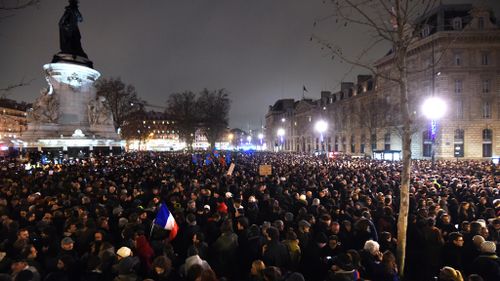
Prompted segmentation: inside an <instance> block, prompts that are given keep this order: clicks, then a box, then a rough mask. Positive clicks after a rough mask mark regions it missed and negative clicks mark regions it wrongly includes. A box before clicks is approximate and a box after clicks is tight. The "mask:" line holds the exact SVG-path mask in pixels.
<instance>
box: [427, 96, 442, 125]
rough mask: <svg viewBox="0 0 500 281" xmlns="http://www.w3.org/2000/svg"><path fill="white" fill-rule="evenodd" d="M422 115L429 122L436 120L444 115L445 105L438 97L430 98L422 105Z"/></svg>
mask: <svg viewBox="0 0 500 281" xmlns="http://www.w3.org/2000/svg"><path fill="white" fill-rule="evenodd" d="M422 113H423V114H424V115H425V117H427V118H428V119H430V120H438V119H441V118H443V117H444V115H445V114H446V103H445V102H444V100H442V99H440V98H438V97H430V98H428V99H426V100H425V101H424V103H423V104H422Z"/></svg>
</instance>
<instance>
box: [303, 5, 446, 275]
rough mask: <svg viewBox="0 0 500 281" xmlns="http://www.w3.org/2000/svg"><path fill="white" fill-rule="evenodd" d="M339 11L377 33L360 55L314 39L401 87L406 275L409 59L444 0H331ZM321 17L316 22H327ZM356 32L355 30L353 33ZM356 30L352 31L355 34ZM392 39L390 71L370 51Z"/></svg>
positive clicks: (341, 18)
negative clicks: (377, 64)
mask: <svg viewBox="0 0 500 281" xmlns="http://www.w3.org/2000/svg"><path fill="white" fill-rule="evenodd" d="M330 2H331V3H332V4H333V6H334V7H333V8H334V13H333V14H332V15H330V16H329V17H326V18H325V19H326V20H331V19H333V21H335V24H337V25H338V27H339V28H349V27H351V26H358V27H359V26H361V27H362V28H365V29H367V30H368V32H362V33H360V36H366V34H371V35H372V36H371V42H369V44H368V45H367V47H366V48H365V49H363V50H362V51H361V53H360V54H359V55H357V56H354V57H352V56H349V55H346V54H347V53H348V52H347V51H346V48H345V46H344V48H343V47H342V43H343V42H334V41H332V40H329V39H325V38H323V37H322V36H318V35H313V37H312V38H311V39H312V40H316V41H318V42H319V43H320V44H321V45H322V47H323V49H327V50H328V51H329V52H331V53H332V56H333V57H334V58H337V59H340V60H341V61H343V62H347V63H349V64H351V65H354V66H357V67H361V68H364V69H368V70H369V71H371V72H372V74H373V75H375V76H376V77H378V79H381V80H379V81H384V82H385V83H390V84H391V85H393V86H394V87H395V88H396V89H397V91H396V92H395V93H394V94H395V96H396V98H397V105H398V111H397V112H393V114H398V115H399V117H398V118H400V120H401V126H400V128H399V129H400V131H401V135H402V154H403V155H402V170H401V183H400V185H401V186H400V206H399V216H398V226H397V230H398V247H397V259H398V267H399V268H398V269H399V274H400V275H401V276H403V275H404V267H405V255H406V233H407V226H408V212H409V187H410V173H411V142H412V139H411V137H412V126H413V123H414V121H415V120H414V118H415V116H414V115H413V113H412V112H411V111H410V103H409V86H408V85H409V81H408V74H409V72H410V71H412V70H410V69H409V65H408V61H407V58H408V54H409V51H410V50H411V48H410V47H411V45H412V44H413V43H414V42H415V41H416V40H418V38H419V36H420V33H421V31H422V27H423V26H424V24H425V20H423V19H425V18H426V17H427V16H428V15H429V12H430V11H431V10H432V9H434V8H435V7H436V6H437V5H438V4H439V1H438V0H420V1H415V0H389V1H388V0H372V1H367V0H331V1H330ZM324 21H325V20H320V21H318V22H315V25H317V24H318V23H321V22H324ZM351 34H353V33H351ZM351 36H352V35H351ZM384 43H385V44H389V45H390V47H391V52H390V53H389V54H388V55H387V56H386V58H387V61H388V63H389V64H390V65H391V67H390V69H388V70H387V71H383V72H380V71H378V70H377V69H376V68H375V67H374V65H373V63H368V62H366V58H365V57H366V54H367V53H368V52H370V51H373V50H374V48H375V47H376V46H379V45H380V44H384Z"/></svg>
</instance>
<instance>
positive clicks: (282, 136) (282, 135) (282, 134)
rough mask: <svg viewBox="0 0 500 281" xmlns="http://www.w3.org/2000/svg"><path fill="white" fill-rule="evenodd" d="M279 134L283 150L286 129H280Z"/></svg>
mask: <svg viewBox="0 0 500 281" xmlns="http://www.w3.org/2000/svg"><path fill="white" fill-rule="evenodd" d="M277 134H278V137H279V138H280V147H281V150H283V139H284V137H285V129H283V128H279V129H278V132H277Z"/></svg>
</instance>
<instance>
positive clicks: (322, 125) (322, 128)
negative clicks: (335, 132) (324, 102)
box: [314, 120, 328, 151]
mask: <svg viewBox="0 0 500 281" xmlns="http://www.w3.org/2000/svg"><path fill="white" fill-rule="evenodd" d="M314 129H315V130H316V131H317V132H318V133H319V134H320V141H321V151H323V133H324V132H326V129H328V123H326V121H325V120H319V121H318V122H316V124H315V125H314Z"/></svg>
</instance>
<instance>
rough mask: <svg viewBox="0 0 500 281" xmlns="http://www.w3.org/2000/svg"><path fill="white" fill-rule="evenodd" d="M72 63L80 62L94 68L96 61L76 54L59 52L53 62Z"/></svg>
mask: <svg viewBox="0 0 500 281" xmlns="http://www.w3.org/2000/svg"><path fill="white" fill-rule="evenodd" d="M59 62H62V63H71V64H79V65H83V66H86V67H90V68H94V63H93V62H92V61H91V60H89V59H88V58H85V57H81V56H76V55H72V54H65V53H58V54H55V55H54V57H53V58H52V63H59Z"/></svg>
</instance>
